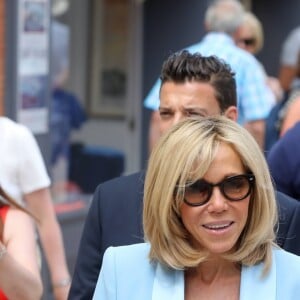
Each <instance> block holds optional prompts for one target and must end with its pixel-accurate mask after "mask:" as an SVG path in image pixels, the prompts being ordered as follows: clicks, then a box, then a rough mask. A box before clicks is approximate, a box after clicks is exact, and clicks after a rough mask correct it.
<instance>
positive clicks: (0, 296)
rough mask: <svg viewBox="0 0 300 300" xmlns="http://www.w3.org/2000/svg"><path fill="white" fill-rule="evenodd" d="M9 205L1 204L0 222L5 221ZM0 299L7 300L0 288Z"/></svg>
mask: <svg viewBox="0 0 300 300" xmlns="http://www.w3.org/2000/svg"><path fill="white" fill-rule="evenodd" d="M8 209H9V206H1V207H0V218H1V220H2V223H3V224H4V223H5V218H6V214H7V212H8ZM0 300H8V299H7V297H6V296H5V295H4V294H3V293H2V291H1V290H0Z"/></svg>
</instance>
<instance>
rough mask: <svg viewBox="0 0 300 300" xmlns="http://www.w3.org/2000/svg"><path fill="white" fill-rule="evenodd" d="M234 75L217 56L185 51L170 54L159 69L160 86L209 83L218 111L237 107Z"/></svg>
mask: <svg viewBox="0 0 300 300" xmlns="http://www.w3.org/2000/svg"><path fill="white" fill-rule="evenodd" d="M234 75H235V73H234V72H233V71H232V70H231V68H230V66H229V65H228V64H227V63H225V61H223V60H221V59H220V58H218V57H217V56H214V55H213V56H202V55H201V54H200V53H194V54H192V53H190V52H188V51H187V50H183V51H180V52H175V53H173V54H171V55H170V56H169V57H168V58H167V59H166V60H165V62H164V63H163V66H162V69H161V75H160V79H161V86H162V85H163V84H164V83H165V82H170V81H171V82H175V83H184V82H186V81H197V82H203V83H209V84H210V85H211V86H212V87H213V88H214V90H215V96H216V99H217V100H218V102H219V105H220V109H221V111H222V112H224V111H225V110H226V109H227V108H228V107H230V106H237V92H236V82H235V78H234Z"/></svg>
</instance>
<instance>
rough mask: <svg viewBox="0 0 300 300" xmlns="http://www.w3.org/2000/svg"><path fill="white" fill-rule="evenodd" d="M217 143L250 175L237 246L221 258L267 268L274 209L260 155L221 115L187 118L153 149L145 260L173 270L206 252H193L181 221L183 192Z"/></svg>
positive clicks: (147, 187)
mask: <svg viewBox="0 0 300 300" xmlns="http://www.w3.org/2000/svg"><path fill="white" fill-rule="evenodd" d="M220 143H225V144H228V145H230V146H232V147H233V149H234V150H235V151H236V153H237V154H238V155H239V156H240V158H241V161H242V163H243V164H244V167H245V171H246V172H251V173H252V174H253V175H254V176H255V184H254V188H253V190H252V193H251V196H250V203H249V212H248V220H247V222H246V225H245V228H244V230H243V232H242V233H241V236H240V238H239V240H238V242H237V245H236V247H235V248H234V249H232V250H231V251H230V252H229V253H226V254H224V255H223V257H224V258H225V259H227V260H230V261H232V262H237V263H240V264H243V265H247V266H251V265H254V264H256V263H258V262H265V268H264V271H265V272H266V271H267V270H268V269H269V267H270V265H271V257H272V254H271V248H272V246H273V245H274V239H275V232H274V227H275V225H276V223H277V207H276V200H275V195H274V188H273V184H272V181H271V178H270V174H269V171H268V167H267V164H266V161H265V159H264V156H263V154H262V152H261V150H260V148H259V146H258V145H257V143H256V141H255V140H254V138H253V137H252V136H251V135H250V134H249V133H248V131H247V130H245V129H244V128H242V127H241V126H239V125H238V124H236V123H235V122H233V121H231V120H229V119H228V118H226V117H209V118H188V119H186V120H183V121H181V122H180V123H178V124H177V125H175V126H173V127H172V128H171V129H170V130H169V131H168V132H167V133H166V134H165V135H164V136H163V137H162V138H161V139H160V140H159V142H158V143H157V145H156V146H155V147H154V149H153V151H152V153H151V156H150V159H149V163H148V169H147V173H146V179H145V188H144V212H143V225H144V232H145V239H146V241H148V242H149V243H150V245H151V248H150V254H149V256H150V260H152V261H158V262H160V263H162V264H164V265H167V266H169V267H171V268H175V269H186V268H191V267H196V266H197V265H199V264H200V263H201V262H203V261H205V260H206V259H207V256H208V253H207V252H206V251H205V250H203V249H199V248H195V247H194V246H193V245H192V243H191V238H190V236H189V233H188V231H187V230H186V229H185V227H184V225H183V223H182V221H181V217H180V207H181V205H182V203H183V197H184V188H185V185H186V183H187V182H189V183H191V182H194V181H196V180H198V179H200V178H202V177H203V176H204V175H205V173H206V172H207V170H208V169H209V167H210V165H211V163H212V161H213V160H214V158H215V155H216V152H217V150H218V147H219V145H220Z"/></svg>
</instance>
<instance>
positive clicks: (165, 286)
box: [152, 263, 184, 300]
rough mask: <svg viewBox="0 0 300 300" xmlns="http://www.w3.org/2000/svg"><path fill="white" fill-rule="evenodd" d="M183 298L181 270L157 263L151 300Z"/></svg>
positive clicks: (177, 299)
mask: <svg viewBox="0 0 300 300" xmlns="http://www.w3.org/2000/svg"><path fill="white" fill-rule="evenodd" d="M161 299H166V300H168V299H169V300H171V299H172V300H184V276H183V271H180V270H172V269H169V268H167V267H163V266H162V265H161V264H159V263H158V264H157V266H156V270H155V277H154V282H153V291H152V300H161Z"/></svg>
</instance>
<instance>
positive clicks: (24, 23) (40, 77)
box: [17, 0, 50, 134]
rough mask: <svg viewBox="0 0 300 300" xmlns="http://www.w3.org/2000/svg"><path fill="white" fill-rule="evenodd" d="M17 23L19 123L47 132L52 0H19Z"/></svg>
mask: <svg viewBox="0 0 300 300" xmlns="http://www.w3.org/2000/svg"><path fill="white" fill-rule="evenodd" d="M18 8H19V18H18V19H19V22H18V63H17V65H18V101H17V105H18V107H17V119H18V122H20V123H22V124H24V125H26V126H27V127H29V128H30V129H31V130H32V132H33V133H35V134H40V133H46V132H47V131H48V115H49V109H48V104H47V97H48V78H49V24H50V12H49V0H20V1H19V7H18Z"/></svg>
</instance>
